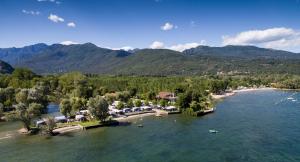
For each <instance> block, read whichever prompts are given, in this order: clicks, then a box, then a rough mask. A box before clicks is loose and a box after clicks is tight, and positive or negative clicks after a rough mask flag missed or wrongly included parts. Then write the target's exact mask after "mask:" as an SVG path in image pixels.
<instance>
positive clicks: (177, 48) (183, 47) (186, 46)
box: [167, 40, 206, 52]
mask: <svg viewBox="0 0 300 162" xmlns="http://www.w3.org/2000/svg"><path fill="white" fill-rule="evenodd" d="M200 45H206V41H205V40H201V42H200V43H196V42H194V43H185V44H177V45H173V46H171V47H167V48H168V49H171V50H174V51H179V52H182V51H184V50H187V49H190V48H195V47H198V46H200Z"/></svg>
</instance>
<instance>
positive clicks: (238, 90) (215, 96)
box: [211, 87, 276, 99]
mask: <svg viewBox="0 0 300 162" xmlns="http://www.w3.org/2000/svg"><path fill="white" fill-rule="evenodd" d="M274 89H276V88H269V87H264V88H245V89H237V90H233V91H232V92H230V93H224V94H222V95H215V94H211V96H212V98H213V99H223V98H226V97H229V96H233V95H235V94H236V93H240V92H251V91H261V90H274Z"/></svg>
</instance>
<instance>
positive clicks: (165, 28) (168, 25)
mask: <svg viewBox="0 0 300 162" xmlns="http://www.w3.org/2000/svg"><path fill="white" fill-rule="evenodd" d="M174 28H175V29H177V28H178V26H176V25H173V24H171V23H169V22H166V23H165V24H164V25H163V26H161V27H160V29H161V30H164V31H168V30H172V29H174Z"/></svg>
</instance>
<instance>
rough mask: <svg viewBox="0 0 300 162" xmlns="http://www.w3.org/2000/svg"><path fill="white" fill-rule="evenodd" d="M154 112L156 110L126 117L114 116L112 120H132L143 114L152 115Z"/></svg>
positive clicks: (143, 115)
mask: <svg viewBox="0 0 300 162" xmlns="http://www.w3.org/2000/svg"><path fill="white" fill-rule="evenodd" d="M155 114H156V112H151V113H144V114H136V115H131V116H127V117H119V118H114V120H116V121H118V122H126V121H130V120H133V119H137V118H142V117H145V116H154V115H155Z"/></svg>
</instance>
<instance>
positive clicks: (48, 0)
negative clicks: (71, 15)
mask: <svg viewBox="0 0 300 162" xmlns="http://www.w3.org/2000/svg"><path fill="white" fill-rule="evenodd" d="M37 1H38V2H52V3H56V4H60V3H61V2H60V1H57V0H37Z"/></svg>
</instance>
